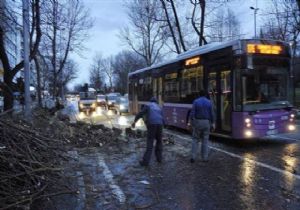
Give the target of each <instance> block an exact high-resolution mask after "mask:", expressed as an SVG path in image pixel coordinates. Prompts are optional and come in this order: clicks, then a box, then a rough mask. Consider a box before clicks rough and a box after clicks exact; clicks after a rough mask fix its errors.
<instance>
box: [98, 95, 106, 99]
mask: <svg viewBox="0 0 300 210" xmlns="http://www.w3.org/2000/svg"><path fill="white" fill-rule="evenodd" d="M97 99H103V100H105V96H104V95H101V96H97Z"/></svg>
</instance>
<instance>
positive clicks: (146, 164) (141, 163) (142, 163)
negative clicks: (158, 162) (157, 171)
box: [140, 160, 149, 167]
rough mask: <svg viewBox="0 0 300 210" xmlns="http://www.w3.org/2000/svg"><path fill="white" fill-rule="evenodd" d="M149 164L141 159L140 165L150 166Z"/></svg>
mask: <svg viewBox="0 0 300 210" xmlns="http://www.w3.org/2000/svg"><path fill="white" fill-rule="evenodd" d="M148 165H149V164H148V163H145V162H144V161H142V160H140V166H144V167H146V166H148Z"/></svg>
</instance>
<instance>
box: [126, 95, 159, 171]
mask: <svg viewBox="0 0 300 210" xmlns="http://www.w3.org/2000/svg"><path fill="white" fill-rule="evenodd" d="M142 117H144V121H145V124H146V126H147V149H146V152H145V154H144V157H143V160H141V161H140V165H141V166H148V165H149V162H150V159H151V155H152V149H153V142H154V139H156V144H155V156H156V160H157V162H159V163H160V162H161V161H162V130H163V115H162V110H161V108H160V106H159V105H158V103H157V100H156V99H155V98H154V97H152V98H151V100H150V103H149V104H148V105H145V106H144V107H143V109H142V110H141V111H140V112H139V113H138V114H137V115H136V117H135V119H134V122H133V123H132V125H131V126H132V127H133V128H134V127H135V123H136V122H137V121H138V120H139V119H140V118H142Z"/></svg>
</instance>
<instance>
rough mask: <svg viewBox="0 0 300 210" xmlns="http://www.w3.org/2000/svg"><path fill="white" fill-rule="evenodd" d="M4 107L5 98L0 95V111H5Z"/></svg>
mask: <svg viewBox="0 0 300 210" xmlns="http://www.w3.org/2000/svg"><path fill="white" fill-rule="evenodd" d="M3 109H4V98H3V97H2V96H0V112H3Z"/></svg>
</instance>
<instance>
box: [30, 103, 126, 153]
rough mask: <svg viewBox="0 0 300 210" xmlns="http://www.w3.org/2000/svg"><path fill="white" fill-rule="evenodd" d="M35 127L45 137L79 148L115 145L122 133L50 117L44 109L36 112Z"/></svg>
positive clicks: (117, 130)
mask: <svg viewBox="0 0 300 210" xmlns="http://www.w3.org/2000/svg"><path fill="white" fill-rule="evenodd" d="M33 125H34V126H33V127H34V129H35V130H37V131H39V132H41V133H43V135H44V136H47V137H48V138H51V139H57V140H59V141H60V142H61V143H62V144H64V145H65V146H67V145H68V146H75V147H78V148H85V147H102V146H104V145H106V144H108V143H115V142H117V141H118V138H119V136H120V135H121V133H122V130H121V129H118V128H113V129H110V128H107V127H105V126H104V125H94V124H87V123H84V122H77V123H75V124H71V123H69V122H68V121H63V120H60V119H58V118H57V117H56V116H52V115H50V114H49V113H48V112H47V111H46V110H43V109H40V110H36V111H35V113H34V119H33Z"/></svg>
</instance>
